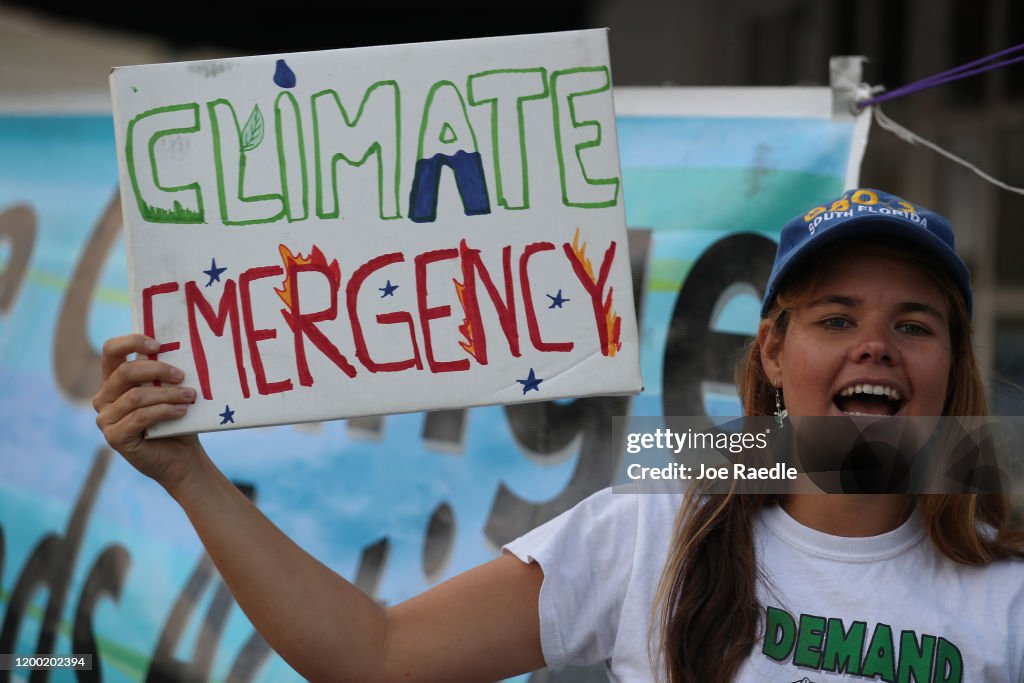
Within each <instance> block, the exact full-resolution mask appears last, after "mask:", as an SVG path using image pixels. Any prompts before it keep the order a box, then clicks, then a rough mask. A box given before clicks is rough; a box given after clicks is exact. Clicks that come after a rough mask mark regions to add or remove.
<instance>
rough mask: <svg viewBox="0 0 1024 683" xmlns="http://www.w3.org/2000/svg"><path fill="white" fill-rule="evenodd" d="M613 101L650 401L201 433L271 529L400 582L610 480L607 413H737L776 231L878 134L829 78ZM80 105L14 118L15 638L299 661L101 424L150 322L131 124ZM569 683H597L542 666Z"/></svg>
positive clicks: (108, 670)
mask: <svg viewBox="0 0 1024 683" xmlns="http://www.w3.org/2000/svg"><path fill="white" fill-rule="evenodd" d="M616 108H617V112H618V124H619V142H620V153H621V159H622V169H623V187H624V194H625V202H626V216H627V222H628V224H629V225H630V226H631V235H630V251H631V260H632V263H633V269H634V283H635V290H636V298H637V303H638V315H639V320H640V339H641V366H642V370H643V375H644V380H645V385H646V391H645V392H644V393H643V394H641V395H640V396H639V397H633V398H630V397H609V398H606V397H597V398H586V399H577V400H563V401H557V402H552V403H536V404H524V405H518V406H510V407H493V408H477V409H472V410H468V411H446V412H441V413H430V414H413V415H401V416H388V417H382V418H364V419H359V420H351V421H347V422H331V423H322V424H316V425H305V426H300V427H276V428H266V429H253V430H242V431H238V432H231V433H222V434H211V435H206V436H204V443H205V445H206V447H207V449H208V450H209V451H210V453H211V454H212V455H213V457H214V459H215V460H216V462H217V463H218V464H219V465H220V466H221V467H222V468H223V469H224V471H225V472H226V473H227V474H228V476H229V477H231V478H232V479H233V480H234V481H236V482H237V483H238V484H239V486H241V487H242V488H243V490H245V491H246V492H247V493H248V494H249V495H250V496H252V497H253V498H254V499H255V500H256V502H257V504H258V505H259V506H260V507H261V508H262V509H263V510H264V511H265V512H266V513H267V514H268V515H269V516H270V518H271V519H272V520H273V521H274V522H276V523H277V524H278V525H279V526H280V527H281V528H282V529H283V530H284V531H285V532H287V533H288V534H289V535H291V536H292V537H293V538H294V539H295V540H296V541H297V542H298V543H299V544H301V545H302V546H303V547H305V548H307V549H308V550H310V551H311V552H312V553H313V554H314V555H316V556H317V557H318V558H319V559H321V560H322V561H323V562H325V563H326V564H327V565H329V566H330V567H332V568H334V569H335V570H337V571H338V572H340V573H341V574H343V575H344V576H346V577H347V578H349V579H351V580H353V581H355V582H356V583H357V584H358V585H360V586H361V587H363V588H364V589H366V590H367V591H369V592H371V593H372V594H373V595H374V596H375V597H377V598H378V599H380V600H382V601H385V602H388V603H393V602H397V601H400V600H402V599H404V598H406V597H409V596H410V595H413V594H415V593H417V592H420V591H422V590H424V589H426V588H428V587H430V586H432V585H434V584H435V583H437V582H439V581H441V580H443V579H445V578H447V577H449V576H451V575H453V574H455V573H458V572H459V571H462V570H464V569H466V568H468V567H470V566H473V565H475V564H478V563H480V562H483V561H486V560H488V559H490V558H492V557H494V556H495V555H496V553H497V552H498V550H497V548H498V547H500V544H501V543H503V542H505V541H507V540H510V539H511V538H514V537H515V536H517V535H518V534H520V533H522V532H524V531H526V530H527V529H530V528H532V527H533V526H535V525H537V524H539V523H541V522H543V521H544V520H546V519H548V518H550V517H552V516H554V515H555V514H557V513H558V512H560V511H562V510H564V509H567V508H568V507H570V506H571V505H573V504H574V503H575V502H577V501H578V500H580V499H581V498H582V497H584V496H586V495H587V494H589V493H591V492H593V491H595V490H597V489H599V488H601V487H604V486H606V485H608V484H611V483H613V481H612V479H613V476H614V475H613V472H614V471H615V463H614V462H612V461H611V458H612V455H611V451H612V449H611V448H610V447H609V446H610V444H609V443H608V439H609V438H610V436H609V434H610V427H611V420H610V418H611V417H612V416H615V415H626V414H631V413H632V414H640V415H657V414H676V415H700V414H705V413H706V414H709V415H711V414H736V412H737V411H738V408H737V407H736V406H737V403H736V399H735V394H734V393H733V391H732V389H731V386H730V382H731V366H732V364H733V362H734V360H735V355H736V353H737V351H738V349H739V348H740V345H741V344H742V342H743V340H744V336H745V335H747V334H749V333H751V332H752V331H753V330H754V328H755V325H756V320H757V310H758V298H759V288H760V287H761V285H762V283H763V282H764V280H765V279H766V277H767V273H768V270H769V269H770V265H771V257H772V252H773V247H774V243H773V241H772V238H773V237H774V235H775V234H776V231H777V229H778V227H779V226H780V225H781V224H782V223H783V222H784V221H785V220H786V219H788V218H789V217H791V216H792V215H795V214H796V213H798V212H799V211H801V210H803V209H805V208H806V207H808V206H811V205H812V204H814V203H816V202H818V201H821V200H823V199H825V198H827V197H829V196H831V195H835V194H838V193H839V192H840V191H842V190H843V189H844V187H848V186H851V185H853V184H855V183H856V180H857V172H858V169H859V163H860V159H861V155H862V154H863V150H864V145H865V143H866V135H867V120H866V119H864V118H861V119H857V120H854V119H852V118H846V119H839V120H833V118H832V113H831V112H832V101H831V92H830V91H829V89H827V88H803V89H798V88H789V89H703V90H701V89H658V90H631V89H620V90H618V91H617V92H616ZM73 109H74V107H71V111H65V112H61V113H54V114H43V113H38V112H35V113H9V112H8V113H2V114H0V386H2V387H3V389H4V391H3V393H2V397H0V408H2V410H0V616H2V617H3V620H2V627H0V652H3V653H18V654H29V653H45V652H53V653H59V654H68V653H83V652H90V651H93V652H96V653H97V655H98V657H97V660H96V663H95V665H94V668H93V670H92V671H91V672H80V674H81V675H80V678H82V679H85V680H100V678H102V679H103V680H107V681H139V680H147V679H148V680H186V679H197V680H206V679H208V680H227V679H233V680H238V681H243V680H252V681H281V680H300V679H299V677H298V676H297V675H296V674H294V673H293V672H292V671H291V670H290V669H289V668H288V667H287V665H285V664H284V663H283V662H282V661H281V660H280V659H279V658H277V657H276V656H274V655H272V653H270V652H269V650H268V649H267V648H266V646H265V645H264V644H263V643H262V641H261V640H260V639H259V637H258V636H256V635H255V634H254V632H253V630H252V627H251V626H250V625H249V624H248V622H247V621H246V619H245V618H244V616H243V615H242V613H241V611H240V610H239V609H238V607H237V605H235V604H234V602H233V601H232V600H231V598H230V595H229V594H228V593H227V592H226V590H225V589H224V587H223V584H222V583H221V582H220V580H219V578H218V577H217V575H216V573H215V571H214V570H213V569H212V567H211V565H210V563H209V561H208V559H207V558H206V556H205V554H204V552H203V549H202V547H201V546H200V545H199V543H198V541H197V540H196V538H195V536H194V534H193V532H192V530H191V527H190V526H189V524H188V522H187V520H186V519H185V517H184V515H183V513H182V512H181V511H180V510H179V509H178V508H177V506H176V505H175V504H174V503H173V501H172V500H171V499H170V498H169V497H168V496H167V495H166V494H164V492H163V491H162V490H161V489H160V488H159V487H158V486H156V485H155V484H153V483H152V482H150V481H148V480H146V479H144V478H143V477H142V476H141V475H139V474H137V473H136V472H135V471H134V470H133V469H131V468H130V467H129V466H128V465H127V464H126V463H124V462H123V461H122V460H121V459H120V458H119V457H118V456H116V454H111V453H110V452H109V451H108V450H107V449H106V448H105V447H104V442H103V440H102V436H101V434H100V433H99V431H98V430H97V429H96V427H95V424H94V412H93V409H92V406H91V403H90V399H91V396H92V393H93V392H94V391H95V390H96V388H97V387H98V381H99V366H98V357H97V350H98V349H99V348H100V346H101V344H102V341H103V340H104V339H106V338H107V337H109V336H112V335H116V334H122V333H124V332H126V331H128V330H129V329H130V326H131V322H130V313H129V307H128V289H127V273H126V269H125V259H124V252H123V244H122V242H121V240H120V214H119V208H118V207H119V202H118V199H117V197H116V194H115V191H116V187H117V169H116V161H115V155H114V140H113V126H112V123H111V119H110V116H109V115H108V114H96V113H76V112H74V111H73ZM753 112H756V113H757V115H756V116H755V115H753ZM252 559H253V561H254V562H258V561H259V558H252ZM339 618H344V615H339ZM496 618H500V617H498V616H496ZM75 676H76V674H74V673H72V672H54V673H53V674H52V675H51V676H50V680H74V678H75ZM570 676H571V677H572V680H600V678H599V677H598V674H596V673H595V672H586V671H584V672H571V673H568V674H566V673H563V674H534V675H533V676H532V678H531V680H533V681H554V680H569V678H570ZM560 677H561V678H560ZM27 678H28V676H27V674H22V673H15V674H12V673H11V672H0V681H3V680H12V679H13V680H27ZM46 678H47V677H46V675H40V674H36V675H35V677H33V679H32V680H45V679H46ZM527 678H529V677H523V679H524V680H526V679H527Z"/></svg>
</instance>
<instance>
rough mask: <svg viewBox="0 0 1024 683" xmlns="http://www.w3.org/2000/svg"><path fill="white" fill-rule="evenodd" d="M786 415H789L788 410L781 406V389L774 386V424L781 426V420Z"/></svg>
mask: <svg viewBox="0 0 1024 683" xmlns="http://www.w3.org/2000/svg"><path fill="white" fill-rule="evenodd" d="M787 417H789V411H788V410H786V409H785V408H784V407H783V406H782V391H781V390H780V389H779V388H778V387H775V424H777V425H779V427H780V428H782V427H783V424H782V421H783V420H785V419H786V418H787Z"/></svg>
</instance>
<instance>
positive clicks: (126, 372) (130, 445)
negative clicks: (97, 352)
mask: <svg viewBox="0 0 1024 683" xmlns="http://www.w3.org/2000/svg"><path fill="white" fill-rule="evenodd" d="M158 348H159V345H158V343H157V342H156V341H154V340H153V339H150V338H149V337H147V336H145V335H142V334H129V335H126V336H123V337H114V338H112V339H108V340H107V342H106V343H105V344H104V345H103V385H102V386H101V387H100V390H99V392H98V393H97V394H96V396H95V397H93V400H92V405H93V407H94V408H95V409H96V413H97V414H96V425H97V426H98V427H99V428H100V431H102V432H103V436H104V437H105V438H106V440H107V443H109V444H110V446H111V447H112V448H113V449H114V450H116V451H118V452H119V453H120V454H121V455H123V456H124V457H125V459H126V460H127V461H128V462H129V463H131V465H132V466H133V467H135V468H136V469H137V470H139V471H140V472H142V473H143V474H145V475H146V476H148V477H151V478H152V479H154V480H156V481H157V482H158V483H159V484H161V485H162V486H163V487H164V488H166V489H167V490H168V491H171V490H172V489H173V488H175V487H177V486H178V485H179V484H181V483H182V482H183V481H184V480H185V479H186V478H187V476H188V473H189V471H190V469H191V468H193V467H194V466H195V465H196V464H197V463H198V462H199V461H200V460H201V459H202V453H203V450H202V446H201V445H200V444H199V439H198V438H197V437H196V436H195V435H186V436H177V437H168V438H164V439H153V440H149V441H147V440H146V439H145V438H144V435H145V433H146V430H147V429H148V428H149V427H151V426H153V425H154V424H156V423H157V422H162V421H164V420H174V419H176V418H180V417H181V416H182V415H184V414H185V411H186V410H187V409H188V406H189V405H190V404H192V403H193V402H194V401H195V397H196V392H195V390H194V389H191V388H188V387H182V386H180V383H181V380H182V379H183V378H184V373H183V372H182V371H181V370H179V369H178V368H175V367H173V366H171V365H168V364H167V363H163V362H161V361H156V360H148V359H146V358H145V355H146V354H150V353H155V352H156V351H157V349H158ZM131 354H138V355H139V358H138V359H137V360H129V356H131ZM156 381H159V382H160V386H155V385H154V384H153V382H156Z"/></svg>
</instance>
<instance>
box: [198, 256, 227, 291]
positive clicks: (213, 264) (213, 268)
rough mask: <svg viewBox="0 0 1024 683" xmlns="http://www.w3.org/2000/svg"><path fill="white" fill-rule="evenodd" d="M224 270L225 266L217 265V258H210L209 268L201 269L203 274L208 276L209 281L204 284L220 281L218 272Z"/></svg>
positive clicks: (208, 284)
mask: <svg viewBox="0 0 1024 683" xmlns="http://www.w3.org/2000/svg"><path fill="white" fill-rule="evenodd" d="M225 270H227V268H218V267H217V259H215V258H214V259H210V269H209V270H204V271H203V274H205V275H209V276H210V281H209V282H207V283H206V286H207V287H209V286H210V285H212V284H213V283H214V282H220V274H221V273H223V272H224V271H225Z"/></svg>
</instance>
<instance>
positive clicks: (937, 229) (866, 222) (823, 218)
mask: <svg viewBox="0 0 1024 683" xmlns="http://www.w3.org/2000/svg"><path fill="white" fill-rule="evenodd" d="M848 237H877V238H883V239H884V238H891V239H893V240H899V241H903V242H909V243H911V244H914V245H916V246H918V247H921V249H922V250H923V251H926V252H929V253H931V254H932V255H933V256H935V257H936V258H938V260H939V262H940V263H942V264H943V265H944V266H945V267H946V268H947V270H948V271H949V274H950V275H951V276H952V278H953V282H955V283H956V286H957V287H959V288H960V291H961V292H962V293H963V295H964V302H965V303H966V304H967V314H968V316H969V315H970V314H971V307H972V297H971V273H970V271H969V270H968V269H967V265H966V264H965V263H964V262H963V260H962V259H961V258H960V257H959V256H957V253H956V248H955V245H954V242H953V229H952V227H950V225H949V221H947V220H946V219H945V218H943V217H942V216H940V215H939V214H937V213H935V212H933V211H929V210H928V209H925V208H924V207H921V206H917V205H915V204H912V203H910V202H908V201H907V200H905V199H902V198H901V197H897V196H895V195H892V194H889V193H888V192H882V191H881V190H873V189H870V188H866V187H862V188H860V189H857V190H847V191H846V192H844V193H843V195H842V196H841V197H839V198H837V199H834V200H832V201H828V202H825V203H823V204H819V205H818V206H815V207H814V208H812V209H811V210H809V211H807V212H806V213H802V214H800V215H799V216H796V217H794V218H793V219H792V220H790V221H789V222H788V223H786V224H785V225H784V226H783V227H782V233H781V234H780V235H779V248H778V251H776V252H775V264H774V265H773V266H772V274H771V275H770V276H769V277H768V284H767V286H766V287H765V292H764V300H763V301H762V302H761V317H762V318H763V317H765V316H766V315H767V314H768V309H769V308H771V304H772V302H773V301H774V300H775V295H776V294H777V293H778V288H779V284H780V283H781V282H782V281H783V280H784V279H785V278H786V275H787V274H789V273H790V272H791V271H792V270H793V268H794V267H795V266H797V265H798V264H800V263H802V262H803V261H805V260H806V259H807V257H808V256H810V255H812V254H814V253H816V252H817V251H818V250H820V249H821V248H822V247H823V246H825V245H826V244H829V243H831V242H834V241H835V240H837V239H844V238H848Z"/></svg>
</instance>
